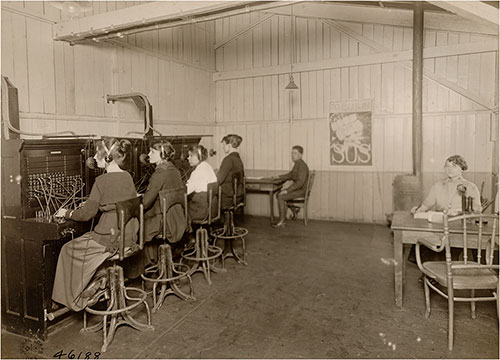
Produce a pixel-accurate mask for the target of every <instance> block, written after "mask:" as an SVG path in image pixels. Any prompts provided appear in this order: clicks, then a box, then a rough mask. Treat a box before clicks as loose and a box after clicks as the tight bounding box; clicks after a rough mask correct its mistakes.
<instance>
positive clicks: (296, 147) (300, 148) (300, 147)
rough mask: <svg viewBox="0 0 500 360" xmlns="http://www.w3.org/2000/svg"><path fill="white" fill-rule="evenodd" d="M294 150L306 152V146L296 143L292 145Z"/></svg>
mask: <svg viewBox="0 0 500 360" xmlns="http://www.w3.org/2000/svg"><path fill="white" fill-rule="evenodd" d="M292 150H297V151H298V152H299V153H301V154H303V153H304V148H303V147H302V146H300V145H294V146H293V147H292Z"/></svg>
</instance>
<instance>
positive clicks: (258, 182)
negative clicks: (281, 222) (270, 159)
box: [245, 177, 285, 223]
mask: <svg viewBox="0 0 500 360" xmlns="http://www.w3.org/2000/svg"><path fill="white" fill-rule="evenodd" d="M245 181H246V191H247V192H264V193H268V194H269V206H270V209H269V210H270V212H269V213H270V217H271V223H272V222H274V194H276V193H277V192H278V191H280V190H281V188H282V186H283V183H284V182H285V181H284V180H282V179H271V178H252V177H247V178H246V179H245Z"/></svg>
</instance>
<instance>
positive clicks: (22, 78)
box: [2, 1, 214, 146]
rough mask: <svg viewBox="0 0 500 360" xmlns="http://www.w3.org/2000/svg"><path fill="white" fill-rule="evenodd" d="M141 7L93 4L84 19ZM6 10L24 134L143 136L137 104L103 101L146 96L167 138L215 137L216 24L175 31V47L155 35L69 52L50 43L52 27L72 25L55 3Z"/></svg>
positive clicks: (5, 44) (6, 39) (6, 37)
mask: <svg viewBox="0 0 500 360" xmlns="http://www.w3.org/2000/svg"><path fill="white" fill-rule="evenodd" d="M137 3H140V2H133V1H129V2H126V1H107V2H102V1H94V2H93V7H94V10H93V11H92V12H90V13H86V15H92V14H94V13H99V12H106V11H112V10H114V9H119V8H123V7H127V6H134V5H137ZM2 10H3V11H2V75H4V76H7V77H9V79H11V81H12V82H13V83H14V85H15V86H16V87H17V88H18V90H19V107H20V112H21V114H20V115H21V128H22V129H23V130H25V131H30V132H53V131H63V130H73V131H75V132H76V133H78V134H97V135H108V136H109V135H112V136H123V135H124V134H125V133H126V132H127V131H130V130H139V131H140V130H142V129H143V118H142V115H141V114H140V113H139V112H138V110H137V108H136V107H135V105H133V103H132V102H130V103H126V102H117V103H116V104H114V105H113V104H107V103H106V101H105V100H104V96H105V95H106V94H117V93H130V92H142V93H144V94H146V95H147V96H148V98H149V100H150V102H151V103H152V105H153V116H154V125H155V128H156V129H158V130H159V131H161V132H162V133H164V134H200V135H201V134H213V132H214V129H213V127H214V110H213V108H214V101H213V93H214V91H213V81H212V78H211V77H212V72H213V70H212V69H213V64H214V52H213V49H212V43H213V42H214V29H213V28H214V24H213V22H212V23H206V24H203V25H200V26H196V29H195V30H193V29H192V27H193V26H192V25H190V26H186V27H183V28H179V29H177V30H176V35H178V40H176V42H174V43H172V42H171V41H170V40H169V39H167V38H165V37H164V36H163V35H165V34H163V33H161V32H160V31H152V32H148V33H144V34H141V35H134V36H131V37H130V39H127V40H128V41H129V45H132V47H123V46H119V45H116V44H106V43H102V42H101V43H94V44H91V45H75V46H70V45H69V44H67V43H64V42H58V41H53V40H52V24H53V23H54V22H55V21H62V20H66V19H65V18H64V16H63V14H61V11H59V10H58V9H55V8H54V7H52V6H51V5H50V4H49V2H47V1H46V2H28V1H26V2H2ZM82 16H84V15H82ZM182 41H186V45H185V44H183V43H182ZM173 44H175V50H172V49H173V48H174V47H173ZM193 44H194V45H193ZM177 48H180V49H184V50H183V51H178V50H177ZM142 49H145V50H146V51H142ZM187 49H196V50H187ZM191 64H193V66H191ZM211 68H212V69H211ZM209 139H211V138H209ZM207 144H208V146H211V140H210V141H209V142H208V143H207Z"/></svg>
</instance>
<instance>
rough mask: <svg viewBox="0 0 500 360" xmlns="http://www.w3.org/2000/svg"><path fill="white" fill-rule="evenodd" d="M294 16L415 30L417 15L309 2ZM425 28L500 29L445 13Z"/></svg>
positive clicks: (428, 19) (428, 16)
mask: <svg viewBox="0 0 500 360" xmlns="http://www.w3.org/2000/svg"><path fill="white" fill-rule="evenodd" d="M488 6H489V5H488ZM264 12H266V13H272V14H276V15H290V7H283V8H279V9H271V10H265V11H264ZM293 14H294V16H297V17H302V18H311V19H326V20H338V21H351V22H359V23H368V24H382V25H392V26H403V27H413V13H412V11H411V10H403V9H394V8H389V7H385V8H380V7H374V6H361V5H340V4H330V3H307V2H306V3H300V4H296V5H294V6H293ZM424 27H425V29H430V30H442V31H457V32H471V33H477V34H487V35H495V36H498V26H495V25H493V24H491V23H489V22H486V21H483V22H481V23H478V22H477V21H472V20H470V19H464V18H462V17H460V16H457V15H455V14H448V13H444V12H433V11H426V12H425V19H424Z"/></svg>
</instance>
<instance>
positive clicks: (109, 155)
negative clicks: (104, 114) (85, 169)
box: [101, 140, 116, 163]
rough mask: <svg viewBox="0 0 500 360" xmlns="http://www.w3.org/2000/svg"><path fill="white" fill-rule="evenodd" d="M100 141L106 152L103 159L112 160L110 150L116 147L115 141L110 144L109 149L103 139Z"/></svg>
mask: <svg viewBox="0 0 500 360" xmlns="http://www.w3.org/2000/svg"><path fill="white" fill-rule="evenodd" d="M101 143H102V147H103V148H104V151H105V152H106V156H105V157H104V161H106V162H107V163H110V162H111V161H113V154H111V152H112V151H113V149H114V148H115V147H116V143H115V144H113V145H111V148H109V149H108V147H107V146H106V143H105V142H104V140H103V141H102V142H101Z"/></svg>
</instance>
